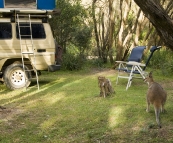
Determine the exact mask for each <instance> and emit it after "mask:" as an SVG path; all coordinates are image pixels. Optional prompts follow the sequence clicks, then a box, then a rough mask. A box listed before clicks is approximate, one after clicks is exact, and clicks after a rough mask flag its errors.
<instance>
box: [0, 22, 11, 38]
mask: <svg viewBox="0 0 173 143" xmlns="http://www.w3.org/2000/svg"><path fill="white" fill-rule="evenodd" d="M11 38H12V27H11V23H0V39H11Z"/></svg>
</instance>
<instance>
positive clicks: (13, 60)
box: [0, 0, 60, 89]
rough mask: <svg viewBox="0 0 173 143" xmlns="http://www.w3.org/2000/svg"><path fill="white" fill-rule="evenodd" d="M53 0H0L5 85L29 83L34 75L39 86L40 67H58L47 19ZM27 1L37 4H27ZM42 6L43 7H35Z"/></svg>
mask: <svg viewBox="0 0 173 143" xmlns="http://www.w3.org/2000/svg"><path fill="white" fill-rule="evenodd" d="M53 1H54V3H55V0H53ZM53 1H52V0H50V1H48V0H35V1H34V0H32V1H31V0H30V1H28V0H23V1H21V0H16V1H15V2H14V1H13V0H1V1H0V80H1V81H3V82H4V83H5V84H6V86H7V87H8V88H10V89H19V88H23V87H28V86H29V85H30V83H31V79H32V78H33V77H35V78H36V79H37V85H38V88H39V84H38V75H39V74H40V71H44V70H47V71H56V70H58V69H59V68H60V65H56V62H55V41H54V38H53V35H52V31H51V27H50V25H49V23H48V18H50V17H51V14H52V12H53V7H54V6H52V2H53ZM25 2H26V3H25ZM28 2H32V4H33V2H35V5H37V6H36V7H35V8H33V7H31V8H30V6H31V3H28ZM50 3H51V4H50ZM54 3H53V4H54ZM22 4H23V5H24V7H22ZM26 5H28V7H25V6H26ZM41 6H42V7H43V8H44V9H38V7H40V8H41ZM46 6H47V9H46V8H45V7H46Z"/></svg>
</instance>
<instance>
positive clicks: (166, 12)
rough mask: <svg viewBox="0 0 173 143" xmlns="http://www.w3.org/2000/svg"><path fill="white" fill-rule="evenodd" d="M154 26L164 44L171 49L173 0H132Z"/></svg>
mask: <svg viewBox="0 0 173 143" xmlns="http://www.w3.org/2000/svg"><path fill="white" fill-rule="evenodd" d="M134 1H135V2H136V4H137V5H138V6H139V7H140V8H141V10H142V11H143V13H144V14H145V16H146V17H147V18H148V19H149V20H150V22H151V23H152V24H153V26H154V27H155V29H156V31H157V32H158V34H159V36H160V38H161V39H162V40H163V41H164V43H165V45H166V46H168V47H169V48H170V49H171V50H173V34H172V33H173V19H172V18H173V10H172V8H173V1H172V0H134Z"/></svg>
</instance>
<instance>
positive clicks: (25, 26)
mask: <svg viewBox="0 0 173 143" xmlns="http://www.w3.org/2000/svg"><path fill="white" fill-rule="evenodd" d="M19 27H30V26H19Z"/></svg>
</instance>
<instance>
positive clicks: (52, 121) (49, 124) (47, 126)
mask: <svg viewBox="0 0 173 143" xmlns="http://www.w3.org/2000/svg"><path fill="white" fill-rule="evenodd" d="M56 122H57V117H51V118H49V119H48V120H46V121H44V122H43V123H42V124H41V125H40V128H41V129H42V130H43V131H45V130H47V129H50V128H51V127H53V126H54V124H55V123H56Z"/></svg>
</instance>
